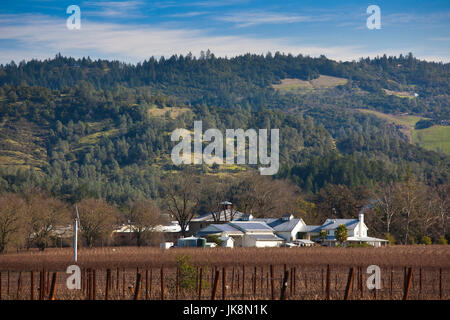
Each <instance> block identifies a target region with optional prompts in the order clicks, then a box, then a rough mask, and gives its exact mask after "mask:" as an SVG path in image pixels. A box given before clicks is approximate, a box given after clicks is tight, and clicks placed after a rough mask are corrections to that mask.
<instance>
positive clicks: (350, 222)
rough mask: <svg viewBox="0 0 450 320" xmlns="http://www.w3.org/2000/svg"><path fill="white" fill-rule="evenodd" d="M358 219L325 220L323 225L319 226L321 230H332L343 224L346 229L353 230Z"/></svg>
mask: <svg viewBox="0 0 450 320" xmlns="http://www.w3.org/2000/svg"><path fill="white" fill-rule="evenodd" d="M358 222H359V220H358V219H327V220H325V222H324V223H323V225H322V226H320V229H321V230H334V229H337V227H339V225H341V224H343V225H344V226H346V227H347V229H353V228H355V227H356V225H357V224H358Z"/></svg>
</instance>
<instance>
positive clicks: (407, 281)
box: [403, 267, 413, 300]
mask: <svg viewBox="0 0 450 320" xmlns="http://www.w3.org/2000/svg"><path fill="white" fill-rule="evenodd" d="M412 273H413V272H412V268H411V267H409V269H408V277H407V279H405V288H404V293H403V300H408V295H409V289H410V287H411V279H412Z"/></svg>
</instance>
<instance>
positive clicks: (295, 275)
mask: <svg viewBox="0 0 450 320" xmlns="http://www.w3.org/2000/svg"><path fill="white" fill-rule="evenodd" d="M296 278H297V268H296V267H294V283H293V287H294V289H293V290H294V295H295V293H296V291H297V290H296V284H295V282H296Z"/></svg>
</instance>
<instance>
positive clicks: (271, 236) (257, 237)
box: [250, 234, 284, 241]
mask: <svg viewBox="0 0 450 320" xmlns="http://www.w3.org/2000/svg"><path fill="white" fill-rule="evenodd" d="M250 237H251V238H253V239H255V240H257V241H284V239H282V238H280V237H277V236H276V235H274V234H256V235H251V236H250Z"/></svg>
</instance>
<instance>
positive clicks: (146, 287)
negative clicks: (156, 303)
mask: <svg viewBox="0 0 450 320" xmlns="http://www.w3.org/2000/svg"><path fill="white" fill-rule="evenodd" d="M145 300H148V269H146V270H145Z"/></svg>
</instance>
